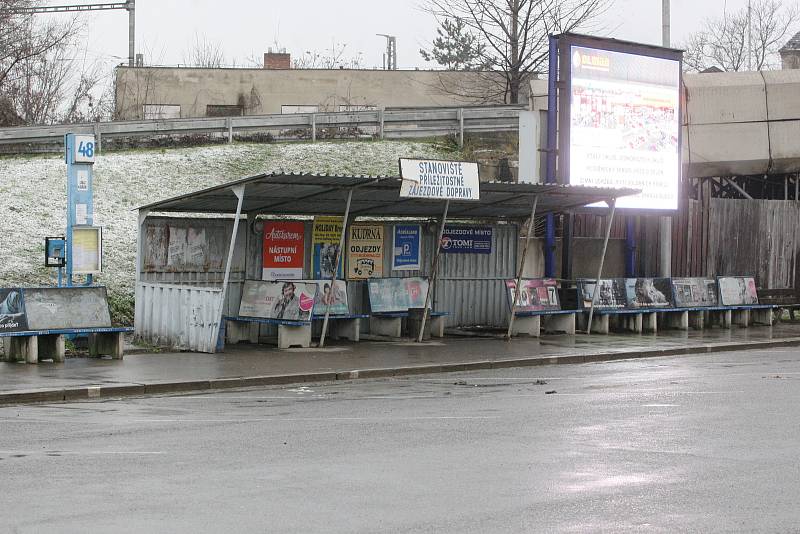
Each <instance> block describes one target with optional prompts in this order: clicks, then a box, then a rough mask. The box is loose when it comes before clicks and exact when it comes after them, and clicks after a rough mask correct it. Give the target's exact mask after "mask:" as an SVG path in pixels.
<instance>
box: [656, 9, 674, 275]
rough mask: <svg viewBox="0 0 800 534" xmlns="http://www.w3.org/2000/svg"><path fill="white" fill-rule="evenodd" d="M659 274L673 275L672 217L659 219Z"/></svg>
mask: <svg viewBox="0 0 800 534" xmlns="http://www.w3.org/2000/svg"><path fill="white" fill-rule="evenodd" d="M661 44H662V46H665V47H669V46H670V0H661ZM658 244H659V246H658V274H659V276H663V277H666V278H669V277H670V276H672V217H659V220H658Z"/></svg>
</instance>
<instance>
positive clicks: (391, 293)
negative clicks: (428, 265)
mask: <svg viewBox="0 0 800 534" xmlns="http://www.w3.org/2000/svg"><path fill="white" fill-rule="evenodd" d="M367 289H368V292H369V306H370V310H371V313H370V317H369V332H370V334H371V335H375V336H382V337H390V338H396V339H397V338H402V337H403V320H404V319H405V320H407V322H408V323H409V329H410V330H414V328H413V326H414V325H412V324H411V323H415V324H417V322H418V321H421V317H422V310H423V308H424V307H425V298H426V296H427V293H428V281H427V280H426V279H424V278H419V277H408V278H371V279H369V280H368V282H367ZM412 310H413V311H412ZM449 315H450V312H444V311H433V310H430V311H429V312H428V321H427V323H426V327H425V330H426V332H425V335H426V336H430V337H444V323H445V317H447V316H449ZM409 333H410V334H411V335H413V336H416V334H417V332H409Z"/></svg>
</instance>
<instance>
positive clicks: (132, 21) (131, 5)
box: [127, 0, 136, 67]
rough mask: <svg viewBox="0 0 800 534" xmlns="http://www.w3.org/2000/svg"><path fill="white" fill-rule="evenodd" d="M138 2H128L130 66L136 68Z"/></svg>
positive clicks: (130, 0) (132, 0) (129, 0)
mask: <svg viewBox="0 0 800 534" xmlns="http://www.w3.org/2000/svg"><path fill="white" fill-rule="evenodd" d="M135 4H136V0H128V2H127V10H128V66H129V67H133V66H135V61H136V9H135V7H136V6H135Z"/></svg>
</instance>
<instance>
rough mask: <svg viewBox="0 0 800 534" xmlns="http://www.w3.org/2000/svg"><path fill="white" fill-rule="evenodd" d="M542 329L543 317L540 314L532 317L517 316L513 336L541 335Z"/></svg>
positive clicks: (512, 329)
mask: <svg viewBox="0 0 800 534" xmlns="http://www.w3.org/2000/svg"><path fill="white" fill-rule="evenodd" d="M541 331H542V318H541V317H539V316H538V315H534V316H532V317H516V318H514V325H513V326H512V327H511V336H512V337H514V336H521V335H524V336H530V337H539V336H540V335H541Z"/></svg>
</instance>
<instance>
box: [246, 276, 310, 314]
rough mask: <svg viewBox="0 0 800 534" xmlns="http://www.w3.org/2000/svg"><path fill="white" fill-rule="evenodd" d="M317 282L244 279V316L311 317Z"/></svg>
mask: <svg viewBox="0 0 800 534" xmlns="http://www.w3.org/2000/svg"><path fill="white" fill-rule="evenodd" d="M316 292H317V284H315V283H308V282H298V281H295V280H290V281H283V282H282V281H266V280H245V282H244V287H243V288H242V301H241V303H240V304H239V315H240V316H241V317H257V318H261V319H284V320H289V321H310V320H311V314H312V313H313V312H314V297H315V295H316Z"/></svg>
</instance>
